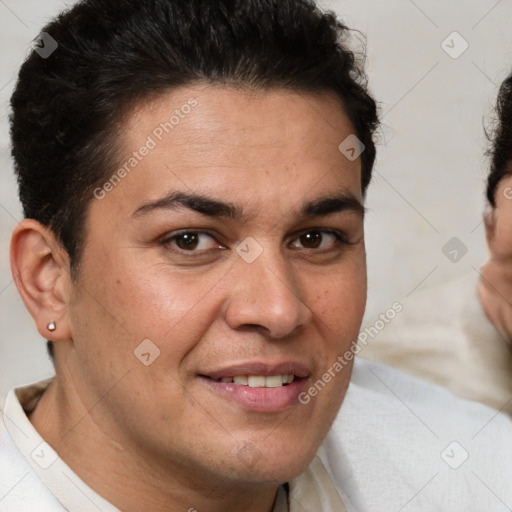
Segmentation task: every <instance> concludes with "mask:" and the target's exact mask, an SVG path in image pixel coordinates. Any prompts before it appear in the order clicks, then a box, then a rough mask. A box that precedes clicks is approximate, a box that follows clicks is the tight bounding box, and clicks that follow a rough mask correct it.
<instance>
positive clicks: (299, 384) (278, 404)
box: [200, 377, 306, 412]
mask: <svg viewBox="0 0 512 512" xmlns="http://www.w3.org/2000/svg"><path fill="white" fill-rule="evenodd" d="M200 378H201V380H202V381H203V382H204V383H205V384H206V385H207V386H208V387H209V388H210V389H212V390H213V391H214V392H216V393H218V394H220V395H222V396H224V397H226V398H228V399H230V400H233V401H235V402H237V403H238V404H240V405H241V406H242V407H244V408H245V409H250V410H251V411H257V412H279V411H284V410H285V409H287V408H288V407H290V406H292V405H294V404H296V403H298V397H299V395H300V393H301V391H302V390H303V389H304V386H305V382H306V379H297V378H296V379H295V380H294V381H293V382H292V383H291V384H288V385H287V386H280V387H278V388H251V387H250V386H241V385H239V384H234V383H232V382H219V381H216V380H212V379H209V378H207V377H200Z"/></svg>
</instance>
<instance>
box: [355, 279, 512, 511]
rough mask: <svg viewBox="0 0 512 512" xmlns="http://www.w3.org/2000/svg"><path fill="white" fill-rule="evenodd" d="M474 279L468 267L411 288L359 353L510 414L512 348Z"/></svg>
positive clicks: (371, 323)
mask: <svg viewBox="0 0 512 512" xmlns="http://www.w3.org/2000/svg"><path fill="white" fill-rule="evenodd" d="M478 280H479V274H478V273H477V272H474V271H471V272H470V273H468V274H467V275H465V276H463V277H461V278H458V279H454V280H452V281H449V282H447V283H444V284H443V285H441V286H435V287H431V288H425V289H424V290H422V291H418V292H414V293H413V294H412V295H411V296H409V297H407V298H406V299H404V300H403V301H401V303H402V305H403V310H402V311H401V312H400V313H398V314H397V315H396V317H395V318H393V319H392V320H391V321H390V322H389V323H387V324H386V325H385V327H384V328H383V329H382V330H381V331H380V332H379V333H378V334H377V335H376V336H374V337H373V338H371V339H370V338H368V343H367V345H366V346H364V347H363V346H361V351H360V352H359V356H360V357H364V358H367V359H371V360H374V361H379V362H382V363H385V364H389V365H390V366H393V367H395V368H398V369H399V370H402V371H404V372H406V373H410V374H411V375H414V376H416V377H421V378H423V379H425V380H429V381H432V382H436V383H437V384H441V385H442V386H444V387H446V388H448V389H450V390H451V391H452V392H453V393H455V394H456V395H459V396H461V397H463V398H469V399H471V400H476V401H478V402H482V403H484V404H487V405H490V406H491V407H494V408H495V409H497V410H501V409H503V410H504V411H506V412H508V413H509V414H512V347H511V345H510V343H509V342H507V340H505V339H503V337H502V336H501V335H500V333H499V332H498V331H497V330H496V329H495V327H494V326H493V325H492V324H491V322H490V321H489V320H488V319H487V316H486V315H485V312H484V310H483V308H482V305H481V303H480V299H479V297H478ZM373 324H374V322H369V324H368V326H367V329H366V331H367V333H368V332H371V330H369V329H368V328H370V327H371V326H372V325H373ZM510 505H511V506H512V503H511V504H510Z"/></svg>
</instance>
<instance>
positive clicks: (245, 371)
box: [201, 361, 311, 379]
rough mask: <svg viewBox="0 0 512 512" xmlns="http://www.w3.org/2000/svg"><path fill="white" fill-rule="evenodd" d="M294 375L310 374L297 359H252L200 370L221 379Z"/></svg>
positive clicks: (204, 373) (306, 367)
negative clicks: (240, 376) (272, 360)
mask: <svg viewBox="0 0 512 512" xmlns="http://www.w3.org/2000/svg"><path fill="white" fill-rule="evenodd" d="M291 374H293V375H295V376H296V377H300V378H304V377H309V376H310V375H311V371H310V370H309V368H308V366H306V365H305V364H303V363H300V362H297V361H281V362H275V363H270V362H263V361H253V362H246V363H235V364H230V365H226V366H223V367H222V368H219V369H213V370H207V371H204V372H201V375H203V376H205V377H210V378H212V379H221V378H222V377H236V376H238V375H263V376H265V377H268V376H270V375H291Z"/></svg>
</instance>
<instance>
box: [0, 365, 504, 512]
mask: <svg viewBox="0 0 512 512" xmlns="http://www.w3.org/2000/svg"><path fill="white" fill-rule="evenodd" d="M15 425H16V426H15ZM22 432H24V433H22ZM41 441H42V440H41V439H40V438H38V434H37V432H35V430H34V429H33V428H32V429H31V424H30V422H29V421H28V418H27V417H26V415H25V414H24V412H23V410H22V409H21V406H20V404H19V402H18V403H17V400H16V395H15V394H14V393H13V392H11V393H10V394H9V397H8V400H7V403H6V405H5V409H4V421H3V422H2V424H1V425H0V454H1V459H0V460H1V466H0V511H2V512H32V511H33V512H36V511H37V512H46V511H52V512H57V511H58V512H61V511H63V510H66V509H67V510H71V511H73V512H75V511H82V510H84V511H87V512H90V511H96V510H100V511H103V512H107V511H108V512H112V511H115V510H116V509H115V508H114V507H112V506H111V505H109V504H108V503H106V502H105V501H104V500H103V499H102V498H101V497H99V496H98V495H96V494H95V493H93V492H92V491H91V490H90V489H89V488H88V487H87V486H86V485H85V484H84V483H83V482H81V481H80V480H79V479H78V478H77V477H76V475H74V474H73V473H72V472H71V470H70V469H69V468H68V467H67V466H66V465H65V464H64V462H62V461H61V460H60V459H58V460H56V461H55V462H54V463H53V464H52V465H51V466H50V467H49V468H48V469H46V470H43V469H42V468H41V467H40V466H38V465H37V464H36V462H35V461H34V460H33V459H32V458H31V457H30V453H33V451H34V449H35V448H36V447H38V446H39V444H40V442H41ZM454 443H457V444H454ZM465 451H467V453H468V458H467V459H466V460H465V461H464V462H463V463H462V464H461V465H460V466H459V467H457V468H456V469H454V468H455V466H457V465H458V464H459V463H460V462H461V461H462V460H463V459H464V457H462V455H464V454H465ZM27 453H28V454H29V455H28V456H27ZM35 453H36V454H37V453H41V452H40V451H39V452H38V450H37V449H36V452H35ZM47 453H48V452H45V455H44V456H45V457H46V456H47ZM443 453H444V459H443V456H442V454H443ZM511 454H512V421H511V420H510V419H509V418H508V417H507V416H505V415H503V414H500V413H497V411H495V410H493V409H492V408H489V407H487V406H485V405H482V404H479V403H477V402H471V401H467V400H463V399H461V398H458V397H455V396H454V395H452V394H451V393H449V392H448V391H446V390H444V389H442V388H440V387H438V386H434V385H432V384H428V383H426V382H422V381H420V380H418V379H415V378H413V377H409V376H407V375H405V374H402V373H401V372H398V371H396V370H395V369H392V368H390V367H387V366H384V365H380V364H377V363H372V362H368V361H364V360H358V361H356V363H355V367H354V373H353V377H352V381H351V385H350V387H349V390H348V393H347V396H346V399H345V401H344V403H343V405H342V407H341V410H340V413H339V414H338V417H337V419H336V421H335V423H334V425H333V427H332V429H331V431H330V433H329V434H328V436H327V438H326V440H325V441H324V443H323V444H322V446H321V448H320V450H319V453H318V457H317V458H316V459H315V460H314V462H313V463H312V465H311V466H310V468H309V469H310V471H311V476H312V478H310V479H309V480H308V481H306V482H305V484H304V485H297V484H296V482H295V481H294V480H292V481H291V482H290V501H291V507H290V510H291V511H292V512H293V511H294V510H296V511H300V512H304V511H307V512H323V511H332V512H339V511H340V510H343V508H342V507H343V505H342V504H341V501H340V508H336V506H333V505H332V503H333V502H332V501H330V500H329V497H328V496H329V495H330V494H331V492H330V490H329V487H330V486H331V485H332V484H331V480H332V481H334V483H335V485H336V488H337V491H338V493H339V495H340V496H341V497H342V499H343V502H344V503H345V506H346V508H347V511H348V512H356V511H357V512H388V511H389V512H395V511H396V512H399V511H403V512H411V511H418V512H420V511H421V512H426V511H428V512H433V511H443V510H446V511H449V512H458V511H460V512H482V511H485V512H493V511H496V512H498V511H500V512H501V511H503V510H507V507H510V506H512V485H510V482H512V464H510V459H511ZM319 461H322V462H323V464H319ZM451 466H452V467H451ZM301 476H302V475H301ZM300 478H301V477H299V479H300ZM43 480H44V481H43ZM71 482H73V483H71ZM315 484H316V487H315ZM308 485H312V486H313V487H311V488H312V489H313V490H314V489H315V488H316V489H318V487H320V488H322V487H324V486H325V489H327V491H326V492H324V493H322V494H321V495H320V498H318V496H317V498H318V499H317V498H315V499H316V501H315V502H314V503H315V505H314V506H312V507H310V506H308V492H307V489H308V487H307V486H308ZM294 487H295V488H294ZM52 491H53V492H52ZM301 491H302V493H301ZM313 492H314V491H313ZM53 493H55V494H56V495H57V496H59V499H60V500H61V502H65V503H66V506H65V507H63V506H62V505H61V504H59V501H58V500H57V499H56V498H55V497H54V494H53ZM322 500H324V501H322Z"/></svg>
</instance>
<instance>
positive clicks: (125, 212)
mask: <svg viewBox="0 0 512 512" xmlns="http://www.w3.org/2000/svg"><path fill="white" fill-rule="evenodd" d="M191 98H193V100H192V99H191ZM185 105H188V107H185ZM176 110H177V111H178V113H175V111H176ZM173 114H175V117H174V119H172V120H171V122H170V126H172V128H170V127H169V125H165V124H164V125H163V126H165V128H166V129H167V131H166V130H165V129H164V128H163V127H162V126H161V123H166V122H168V123H169V120H170V118H171V116H173ZM178 118H179V120H178ZM159 128H160V129H159ZM353 131H354V130H353V128H352V126H351V124H350V122H349V121H348V119H347V117H346V115H345V114H344V112H343V109H342V107H341V106H340V103H339V102H338V101H337V100H335V99H333V98H332V97H330V96H328V95H310V94H298V93H293V92H290V91H284V90H279V91H264V92H257V93H255V92H254V93H249V92H242V91H239V90H234V89H229V88H222V87H206V86H201V87H200V86H194V87H188V88H183V89H180V90H178V91H174V92H173V93H172V94H167V95H164V96H163V97H160V98H159V99H158V100H154V101H152V102H151V103H148V104H145V105H140V106H139V108H137V109H136V110H135V111H134V112H133V113H132V114H131V115H130V116H129V117H128V119H127V122H126V124H125V126H124V127H123V129H122V132H121V135H120V144H121V146H122V149H123V151H122V153H123V154H124V155H125V157H124V158H123V160H122V161H120V162H119V168H121V167H122V166H123V165H124V164H125V163H127V166H125V171H126V170H127V169H129V172H128V171H127V172H125V173H123V172H120V173H118V174H117V178H120V179H113V181H112V183H114V185H111V186H108V185H107V186H106V187H104V188H103V190H102V191H98V190H97V191H96V196H97V197H100V198H101V199H93V200H92V203H91V205H90V208H89V210H88V225H87V235H86V243H85V250H84V254H83V259H82V262H81V267H80V273H79V277H78V281H77V283H76V285H75V286H74V288H73V291H72V299H71V301H70V304H69V310H68V312H69V319H70V325H71V329H72V332H73V342H72V343H71V344H69V346H67V347H66V348H65V349H64V347H62V348H63V349H64V350H63V351H62V356H63V357H64V358H63V361H64V363H65V365H66V368H67V369H68V370H69V373H70V374H72V375H73V380H74V386H75V387H76V389H77V390H78V393H79V394H80V398H81V400H82V401H83V403H85V404H86V406H87V407H88V409H92V410H91V412H90V414H91V415H92V416H93V417H94V419H95V422H96V424H97V425H99V428H101V429H103V430H104V432H105V434H106V435H107V436H108V437H109V438H113V439H115V440H116V441H117V442H118V443H119V445H120V446H123V447H125V449H126V450H132V451H134V452H137V453H138V454H139V456H141V457H142V458H146V460H148V461H151V464H152V466H153V469H155V468H158V467H162V466H166V467H167V468H169V467H170V466H172V467H175V469H176V471H177V472H178V474H180V475H182V476H183V478H186V479H187V480H188V481H189V482H190V480H191V479H194V478H196V479H198V480H199V479H201V478H204V477H205V476H207V477H212V475H216V476H218V477H222V478H227V479H237V480H241V481H251V482H264V481H269V480H278V481H285V480H287V479H289V478H291V477H293V476H296V475H297V474H299V473H301V472H302V471H303V470H304V469H305V467H306V466H307V464H308V463H309V461H310V460H311V458H312V457H313V455H314V453H315V451H316V450H317V448H318V446H319V444H320V442H321V440H322V438H323V437H324V436H325V434H326V433H327V431H328V429H329V427H330V425H331V423H332V421H333V420H334V417H335V416H336V413H337V412H338V410H339V407H340V405H341V402H342V400H343V398H344V395H345V391H346V388H347V386H348V383H349V378H350V373H351V366H350V364H349V365H347V366H346V367H345V369H344V370H342V371H339V372H338V373H335V376H334V377H332V378H331V379H329V380H330V382H328V383H327V384H326V385H325V387H322V386H317V387H318V388H321V390H320V391H318V393H317V395H316V396H315V397H313V398H311V400H310V401H309V402H308V403H307V404H305V405H303V404H302V403H300V401H299V400H298V396H299V394H300V393H302V392H307V390H308V389H309V388H310V387H311V386H312V385H313V384H314V383H315V382H317V381H318V380H319V379H322V375H323V374H324V373H325V372H326V371H327V370H328V369H329V368H332V366H333V364H334V363H335V362H336V360H337V357H338V356H339V355H341V354H343V353H344V352H345V351H346V350H347V349H348V348H349V347H350V344H351V342H352V341H353V340H355V339H356V338H357V334H358V330H359V327H360V323H361V320H362V316H363V312H364V307H365V300H366V267H365V247H364V238H363V215H362V208H361V205H360V202H361V185H360V183H361V172H360V159H357V160H355V161H351V160H350V159H348V158H346V157H345V156H344V155H343V154H342V153H340V151H339V150H338V146H339V145H340V143H341V142H342V141H344V139H345V138H346V137H347V136H349V135H350V134H352V133H353ZM167 132H168V133H167ZM148 137H149V138H150V139H151V140H150V139H148ZM160 139H161V140H160ZM143 146H146V147H147V148H149V149H148V151H145V150H141V149H140V148H141V147H143ZM133 152H137V155H136V156H135V157H134V156H133ZM131 157H133V158H135V159H136V160H137V163H135V160H133V161H130V160H129V159H130V158H131ZM144 340H146V341H144ZM141 343H142V345H141ZM283 375H284V377H282V376H283ZM287 375H293V376H294V377H293V382H291V383H290V382H288V377H287ZM233 378H235V379H234V380H235V382H233ZM290 380H291V379H290ZM324 381H325V379H324ZM283 383H284V384H285V385H283ZM262 385H264V386H265V387H259V386H262ZM254 386H256V387H254ZM303 401H304V400H303ZM93 405H94V407H93ZM160 465H161V466H160Z"/></svg>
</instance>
